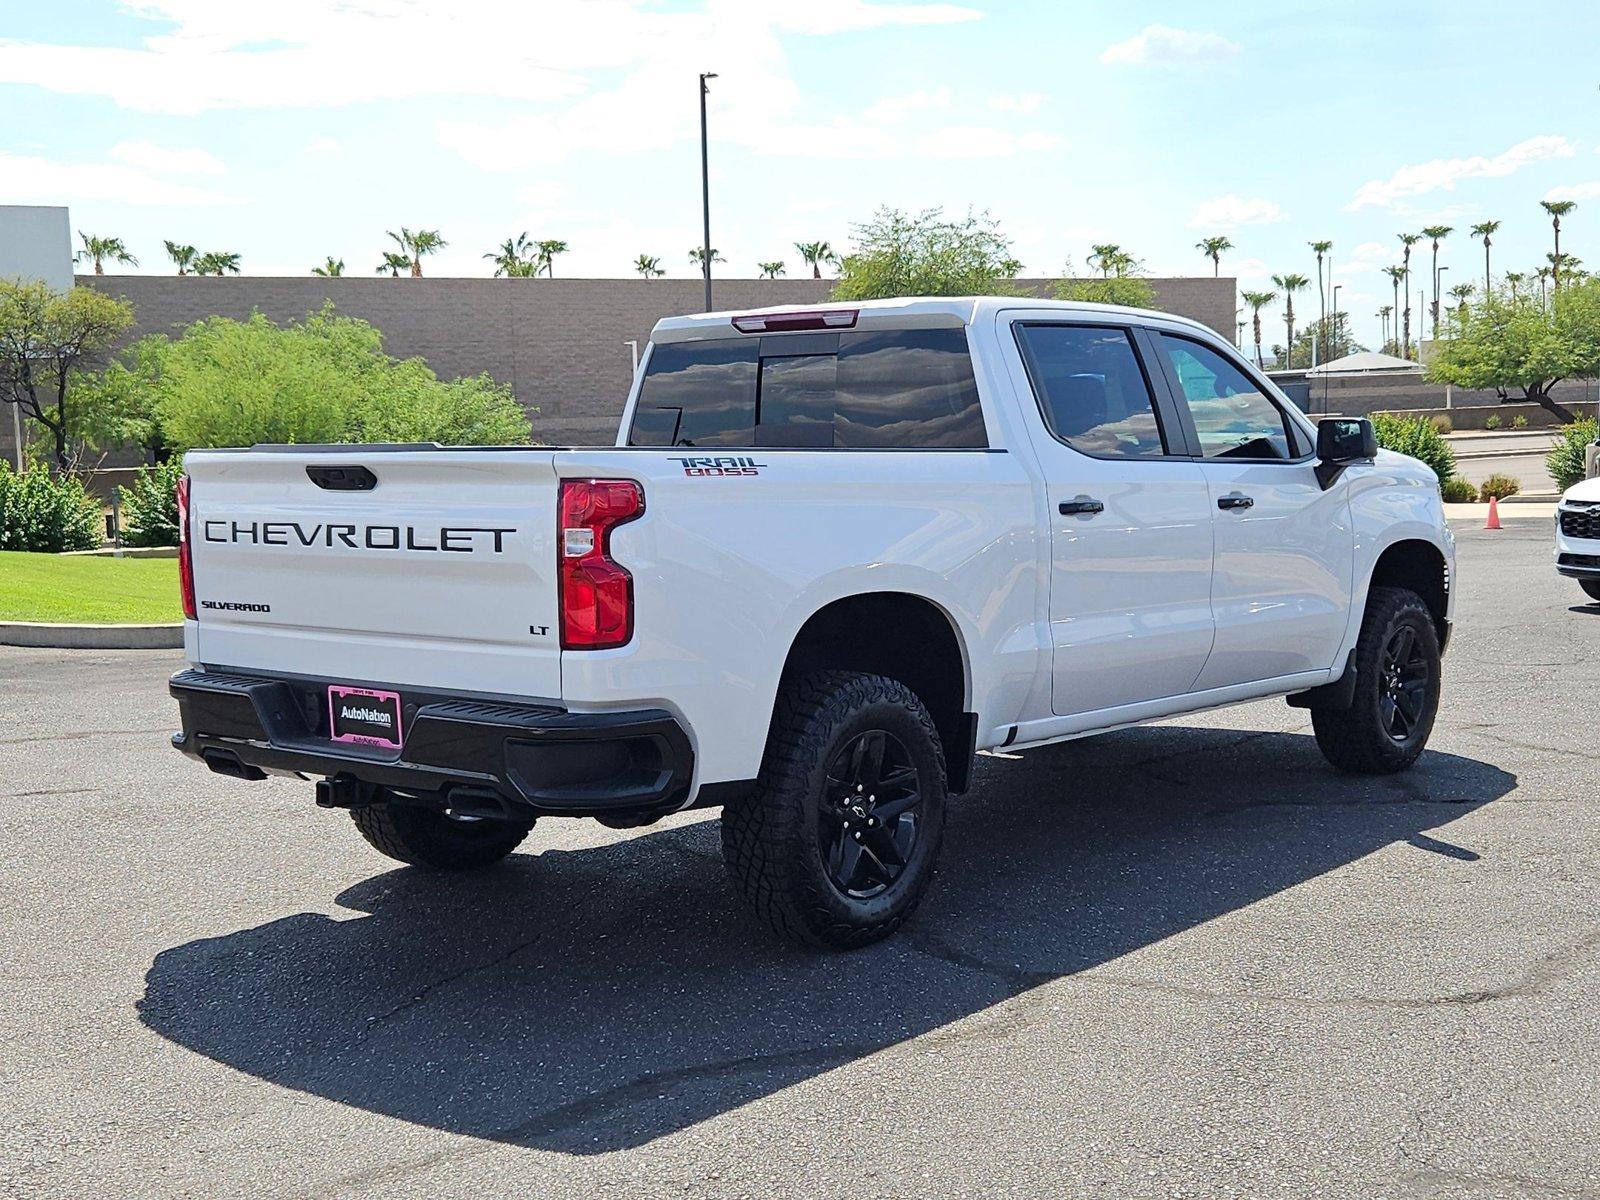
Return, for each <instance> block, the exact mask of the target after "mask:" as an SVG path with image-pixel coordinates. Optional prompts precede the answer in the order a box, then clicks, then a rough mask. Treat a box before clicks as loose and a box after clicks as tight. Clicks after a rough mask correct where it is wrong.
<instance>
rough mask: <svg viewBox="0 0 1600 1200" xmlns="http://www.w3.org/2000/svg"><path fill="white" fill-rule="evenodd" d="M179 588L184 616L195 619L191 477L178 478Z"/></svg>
mask: <svg viewBox="0 0 1600 1200" xmlns="http://www.w3.org/2000/svg"><path fill="white" fill-rule="evenodd" d="M178 588H179V590H180V591H181V592H182V593H183V615H184V616H185V617H187V618H188V619H189V620H191V621H193V620H194V619H195V605H194V550H193V548H192V547H191V546H190V544H189V477H188V476H187V475H180V476H179V477H178Z"/></svg>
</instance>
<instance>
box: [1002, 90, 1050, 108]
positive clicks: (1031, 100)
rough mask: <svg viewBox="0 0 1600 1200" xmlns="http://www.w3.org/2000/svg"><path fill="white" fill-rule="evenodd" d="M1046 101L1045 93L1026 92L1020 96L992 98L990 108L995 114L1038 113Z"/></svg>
mask: <svg viewBox="0 0 1600 1200" xmlns="http://www.w3.org/2000/svg"><path fill="white" fill-rule="evenodd" d="M1044 101H1045V95H1044V93H1043V92H1024V93H1022V94H1021V95H1020V96H991V97H989V108H990V109H991V110H992V111H994V112H1014V113H1031V112H1037V111H1038V109H1039V106H1040V105H1041V104H1043V103H1044Z"/></svg>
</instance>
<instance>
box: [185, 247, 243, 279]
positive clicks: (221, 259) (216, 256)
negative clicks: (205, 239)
mask: <svg viewBox="0 0 1600 1200" xmlns="http://www.w3.org/2000/svg"><path fill="white" fill-rule="evenodd" d="M194 273H195V274H196V275H237V274H238V273H239V256H238V255H237V254H234V253H233V252H231V251H227V250H207V251H206V252H205V253H204V254H202V255H201V256H200V257H199V258H197V259H195V260H194Z"/></svg>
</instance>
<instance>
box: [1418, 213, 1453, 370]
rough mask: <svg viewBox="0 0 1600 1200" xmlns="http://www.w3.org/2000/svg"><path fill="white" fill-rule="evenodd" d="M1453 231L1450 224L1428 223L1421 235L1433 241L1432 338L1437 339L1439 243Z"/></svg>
mask: <svg viewBox="0 0 1600 1200" xmlns="http://www.w3.org/2000/svg"><path fill="white" fill-rule="evenodd" d="M1454 232H1455V228H1454V226H1451V225H1429V226H1428V227H1427V228H1426V229H1424V230H1423V231H1422V236H1423V237H1425V238H1427V239H1428V240H1429V241H1430V242H1432V243H1433V338H1434V341H1438V340H1439V243H1440V242H1442V241H1444V239H1445V238H1447V237H1449V236H1450V235H1451V234H1452V233H1454Z"/></svg>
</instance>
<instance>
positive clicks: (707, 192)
mask: <svg viewBox="0 0 1600 1200" xmlns="http://www.w3.org/2000/svg"><path fill="white" fill-rule="evenodd" d="M715 78H716V74H715V73H714V72H711V71H702V72H701V73H700V208H701V212H702V214H703V215H704V217H705V240H704V241H703V242H702V243H701V246H700V253H701V255H702V256H703V257H702V258H701V261H700V269H701V270H702V271H703V272H704V273H705V277H706V309H705V310H706V312H710V311H711V157H710V151H709V149H708V147H707V144H706V95H707V93H708V92H709V91H710V90H711V89H710V88H708V87H707V86H706V84H707V81H709V80H712V79H715Z"/></svg>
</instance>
